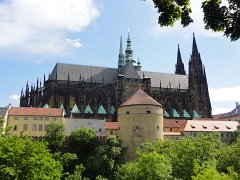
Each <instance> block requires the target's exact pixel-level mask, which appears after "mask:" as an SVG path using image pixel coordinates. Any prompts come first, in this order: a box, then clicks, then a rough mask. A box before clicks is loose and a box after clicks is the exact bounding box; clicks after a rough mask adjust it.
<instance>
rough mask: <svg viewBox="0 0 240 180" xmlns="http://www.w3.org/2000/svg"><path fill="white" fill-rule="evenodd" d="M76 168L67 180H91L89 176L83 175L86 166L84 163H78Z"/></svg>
mask: <svg viewBox="0 0 240 180" xmlns="http://www.w3.org/2000/svg"><path fill="white" fill-rule="evenodd" d="M75 169H76V170H75V171H74V174H71V175H69V176H68V177H66V178H65V180H89V179H88V178H85V177H83V171H84V170H85V167H84V166H83V165H82V164H80V165H77V166H76V168H75Z"/></svg>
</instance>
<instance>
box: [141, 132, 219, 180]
mask: <svg viewBox="0 0 240 180" xmlns="http://www.w3.org/2000/svg"><path fill="white" fill-rule="evenodd" d="M221 147H222V143H221V141H220V137H219V135H218V134H215V133H211V134H207V135H203V134H202V135H198V136H196V137H184V138H182V139H181V140H178V141H175V142H174V141H171V140H166V141H155V142H147V143H145V144H144V145H143V147H141V149H139V150H138V154H140V155H141V154H145V153H149V152H157V153H158V154H162V155H165V156H166V157H167V158H168V159H169V161H170V162H171V164H172V175H173V177H175V178H178V179H191V177H192V176H194V175H196V174H197V173H198V172H196V170H194V168H195V166H198V167H201V168H199V169H198V170H199V171H200V170H202V169H205V168H206V167H209V166H211V165H215V163H216V158H217V157H218V155H219V149H220V148H221Z"/></svg>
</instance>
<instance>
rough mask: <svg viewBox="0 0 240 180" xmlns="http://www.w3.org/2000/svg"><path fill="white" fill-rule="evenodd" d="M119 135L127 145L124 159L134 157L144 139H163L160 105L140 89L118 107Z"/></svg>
mask: <svg viewBox="0 0 240 180" xmlns="http://www.w3.org/2000/svg"><path fill="white" fill-rule="evenodd" d="M118 123H119V137H120V138H121V139H122V141H123V144H124V145H125V146H127V147H128V150H127V153H126V157H125V160H126V161H128V160H131V159H133V158H135V157H136V150H137V148H138V147H140V145H141V144H142V143H144V142H145V141H149V140H150V141H151V140H156V139H161V140H163V108H162V105H161V104H159V103H158V102H157V101H155V100H154V99H153V98H152V97H150V96H149V95H147V94H146V93H145V92H143V91H142V90H141V89H139V90H138V91H137V92H136V93H135V94H133V95H132V96H131V97H130V98H129V99H127V100H126V101H125V102H123V103H122V104H121V106H120V107H119V108H118Z"/></svg>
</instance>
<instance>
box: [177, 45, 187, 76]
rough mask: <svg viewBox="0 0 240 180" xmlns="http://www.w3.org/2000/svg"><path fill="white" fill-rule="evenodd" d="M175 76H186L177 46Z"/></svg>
mask: <svg viewBox="0 0 240 180" xmlns="http://www.w3.org/2000/svg"><path fill="white" fill-rule="evenodd" d="M175 74H181V75H186V71H185V69H184V64H183V62H182V57H181V52H180V48H179V45H178V52H177V64H176V70H175Z"/></svg>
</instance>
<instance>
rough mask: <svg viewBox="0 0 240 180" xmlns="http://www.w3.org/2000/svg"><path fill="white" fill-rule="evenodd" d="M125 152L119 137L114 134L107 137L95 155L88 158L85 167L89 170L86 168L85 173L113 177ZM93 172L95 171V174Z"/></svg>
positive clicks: (93, 176) (91, 175)
mask: <svg viewBox="0 0 240 180" xmlns="http://www.w3.org/2000/svg"><path fill="white" fill-rule="evenodd" d="M125 152H126V147H124V146H123V145H122V142H121V140H120V139H119V138H117V137H115V136H109V137H107V138H106V142H105V143H104V144H103V145H102V146H101V147H100V148H99V151H98V153H97V154H96V156H95V157H93V156H91V157H89V158H88V161H87V164H86V168H87V169H90V171H88V170H87V174H89V175H90V176H89V177H91V178H95V177H96V175H102V176H104V177H106V178H108V179H109V180H111V179H114V172H115V171H116V169H117V168H118V166H119V165H120V164H121V163H122V162H123V156H124V154H125ZM93 172H95V175H94V173H93Z"/></svg>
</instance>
